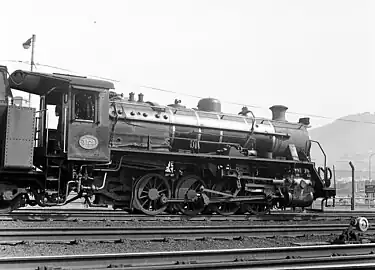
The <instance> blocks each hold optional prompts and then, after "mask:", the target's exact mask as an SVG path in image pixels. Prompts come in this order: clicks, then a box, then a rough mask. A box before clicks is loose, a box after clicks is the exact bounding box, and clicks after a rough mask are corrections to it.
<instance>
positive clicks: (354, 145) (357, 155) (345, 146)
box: [309, 113, 375, 179]
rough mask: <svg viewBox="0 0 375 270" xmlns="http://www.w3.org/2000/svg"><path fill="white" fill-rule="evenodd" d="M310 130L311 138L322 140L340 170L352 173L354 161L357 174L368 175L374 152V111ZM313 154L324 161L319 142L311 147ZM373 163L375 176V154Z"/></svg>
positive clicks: (332, 162)
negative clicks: (371, 154)
mask: <svg viewBox="0 0 375 270" xmlns="http://www.w3.org/2000/svg"><path fill="white" fill-rule="evenodd" d="M309 132H310V136H311V139H313V140H317V141H319V142H320V144H321V145H322V147H323V148H324V150H325V152H326V154H327V159H328V164H329V165H330V166H332V165H335V167H336V169H337V170H338V173H339V174H341V175H342V176H344V175H345V176H350V166H349V161H352V162H353V164H354V166H355V168H356V171H357V173H356V178H357V176H360V175H362V176H364V177H367V178H368V164H369V155H370V153H371V151H374V152H375V114H371V113H362V114H355V115H348V116H345V117H342V118H340V119H338V120H336V121H334V122H333V123H331V124H328V125H325V126H322V127H318V128H314V129H310V130H309ZM311 154H312V158H313V159H314V160H315V162H317V163H320V164H322V162H323V158H322V154H321V153H320V151H319V150H318V147H317V146H313V147H312V150H311ZM372 165H373V166H371V167H372V169H371V171H372V172H373V173H372V178H373V179H374V178H375V155H374V157H373V158H372ZM340 171H341V173H340ZM345 171H348V172H349V174H348V173H346V172H345ZM361 171H362V173H361Z"/></svg>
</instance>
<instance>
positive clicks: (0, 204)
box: [0, 196, 22, 214]
mask: <svg viewBox="0 0 375 270" xmlns="http://www.w3.org/2000/svg"><path fill="white" fill-rule="evenodd" d="M21 199H22V197H21V196H18V197H16V198H14V199H13V200H11V201H4V200H0V214H8V213H10V212H12V211H13V210H15V209H17V208H19V207H20V202H21Z"/></svg>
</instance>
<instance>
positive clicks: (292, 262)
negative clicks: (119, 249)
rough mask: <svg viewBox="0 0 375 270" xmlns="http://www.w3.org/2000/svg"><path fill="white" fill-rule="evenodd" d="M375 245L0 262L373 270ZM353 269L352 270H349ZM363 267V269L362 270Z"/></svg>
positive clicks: (24, 266) (12, 265) (6, 264)
mask: <svg viewBox="0 0 375 270" xmlns="http://www.w3.org/2000/svg"><path fill="white" fill-rule="evenodd" d="M374 251H375V244H352V245H321V246H305V247H284V248H256V249H225V250H198V251H175V252H144V253H121V254H90V255H70V256H38V257H10V258H0V268H1V269H21V270H29V269H51V270H52V269H108V268H116V269H123V270H126V269H148V270H151V269H153V270H156V269H283V268H282V267H288V269H320V270H322V269H369V268H370V269H371V267H373V266H375V255H374ZM348 267H350V268H348ZM360 267H362V268H360Z"/></svg>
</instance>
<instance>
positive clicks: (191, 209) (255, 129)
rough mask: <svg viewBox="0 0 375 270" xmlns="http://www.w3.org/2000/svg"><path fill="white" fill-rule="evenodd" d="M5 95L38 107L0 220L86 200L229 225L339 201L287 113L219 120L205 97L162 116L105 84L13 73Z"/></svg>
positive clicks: (302, 130) (3, 187)
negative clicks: (233, 219) (23, 96)
mask: <svg viewBox="0 0 375 270" xmlns="http://www.w3.org/2000/svg"><path fill="white" fill-rule="evenodd" d="M3 70H4V69H3ZM3 74H5V73H3ZM3 76H5V75H3ZM7 84H9V86H4V89H7V91H8V92H9V88H10V87H11V88H13V89H17V90H21V91H25V92H28V93H33V94H37V95H39V96H40V110H39V111H38V112H35V110H34V111H32V113H31V115H32V119H31V120H32V121H30V123H34V122H35V125H34V124H33V125H34V126H33V127H29V130H28V132H25V131H24V130H23V131H22V133H23V135H22V136H23V138H24V139H25V140H27V141H28V142H29V141H31V142H34V145H33V146H32V147H31V148H30V146H28V147H29V148H27V149H26V148H25V150H24V152H22V153H23V155H24V154H25V153H26V152H27V153H29V154H28V155H29V157H28V159H27V162H26V163H25V162H23V163H22V162H21V163H20V162H15V161H12V162H14V164H13V165H12V164H10V165H11V166H4V165H3V166H2V168H1V170H0V176H5V175H11V177H8V178H6V181H5V180H4V179H5V178H4V177H3V178H2V180H0V181H1V182H0V196H1V197H0V206H1V205H2V208H3V209H6V210H7V211H9V209H14V208H17V207H19V205H24V204H30V205H40V206H54V205H65V204H67V203H69V202H71V201H73V200H76V199H80V198H84V199H85V202H86V203H87V204H89V205H90V206H92V207H99V206H108V205H112V206H113V207H114V208H121V209H124V210H127V211H136V212H137V211H138V212H142V213H145V214H149V215H157V214H160V213H162V212H173V213H175V212H178V213H183V214H186V215H197V214H199V213H209V212H210V213H213V212H216V213H219V214H222V215H231V214H235V213H244V212H251V213H264V212H266V211H269V210H270V209H272V208H273V207H279V208H285V207H307V206H310V205H311V204H312V203H313V201H314V200H315V199H317V198H329V197H332V196H334V195H335V190H334V189H332V188H330V178H331V173H330V170H329V168H327V167H326V166H324V167H322V168H316V167H315V164H314V163H313V162H311V157H310V147H311V143H313V142H314V141H311V140H310V138H309V134H308V130H307V128H308V127H309V119H308V118H301V119H299V121H298V123H291V122H289V121H287V120H286V118H285V112H286V110H287V107H285V106H281V105H277V106H272V107H271V108H270V109H271V112H272V119H266V118H260V117H255V116H254V114H253V113H252V112H251V111H249V110H248V109H247V108H246V107H243V108H242V111H241V112H240V113H238V114H228V113H223V112H222V111H221V104H220V102H219V101H218V100H217V99H213V98H204V99H201V100H200V101H199V103H198V106H197V108H186V107H185V106H183V105H182V104H181V102H180V101H179V100H176V101H175V102H174V103H173V104H169V105H160V104H157V103H155V102H152V101H144V96H143V94H139V95H138V98H137V100H136V99H135V94H134V93H130V95H129V97H128V98H124V97H123V96H122V95H119V94H117V93H115V92H113V91H112V89H114V86H113V84H112V83H109V82H106V81H102V80H93V79H88V78H85V77H77V76H71V75H64V74H46V73H36V72H28V71H21V70H18V71H15V72H13V73H12V74H11V76H9V78H8V80H7ZM8 92H7V93H8ZM4 93H5V90H4ZM10 99H11V96H10V95H5V94H4V100H6V101H5V102H4V105H3V107H4V108H8V109H7V111H8V113H4V117H5V118H4V119H5V120H4V122H2V124H1V125H2V126H4V127H9V121H10V122H11V124H12V125H17V123H16V122H14V121H13V122H12V120H11V119H8V118H9V117H12V113H11V112H10V110H15V111H16V110H20V111H22V109H23V108H20V107H19V106H16V105H12V104H11V102H9V100H10ZM47 105H54V106H55V113H56V115H58V117H59V124H58V126H57V128H56V129H52V128H48V113H47V112H48V110H47ZM25 114H26V113H25ZM28 114H29V115H30V113H28ZM7 117H8V118H7ZM7 121H8V122H7ZM21 122H22V121H21ZM14 130H16V131H17V129H14ZM16 133H17V132H16ZM16 133H15V136H17V134H16ZM7 134H8V133H7ZM31 137H32V139H30V138H31ZM7 140H8V137H6V136H5V137H4V139H3V140H2V143H3V145H4V143H5V145H7ZM315 143H318V142H315ZM27 145H28V144H27ZM319 146H320V145H319ZM24 147H26V144H25V146H24ZM14 149H15V148H14ZM30 149H31V151H30ZM17 151H18V150H17ZM4 155H5V156H7V155H13V156H17V152H15V151H14V150H12V149H11V148H9V149H7V151H6V153H5V154H4V152H3V160H7V159H6V157H5V158H4ZM22 158H24V157H20V159H21V160H22ZM30 160H31V161H30ZM3 164H5V163H3ZM20 169H21V171H22V173H21V175H20ZM16 171H17V174H16ZM72 194H74V196H73V197H72V198H68V197H71V196H72Z"/></svg>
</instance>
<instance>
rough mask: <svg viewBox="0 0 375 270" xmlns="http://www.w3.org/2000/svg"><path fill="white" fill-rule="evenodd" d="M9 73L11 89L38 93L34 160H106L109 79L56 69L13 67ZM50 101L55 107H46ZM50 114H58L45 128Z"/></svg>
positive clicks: (107, 158)
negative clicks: (54, 124)
mask: <svg viewBox="0 0 375 270" xmlns="http://www.w3.org/2000/svg"><path fill="white" fill-rule="evenodd" d="M11 76H12V80H11V82H12V83H11V87H12V88H13V89H17V90H21V91H24V92H27V93H32V94H37V95H39V96H40V104H39V111H38V112H37V114H36V117H35V118H36V128H35V131H36V136H35V161H40V160H42V159H43V158H44V157H58V156H60V157H64V158H66V159H67V160H75V161H85V162H87V161H95V162H98V161H99V162H101V161H103V162H108V161H109V148H108V133H109V127H108V117H106V116H105V115H106V113H107V112H108V106H109V105H108V90H109V89H112V88H114V86H113V84H112V83H108V82H105V81H100V80H93V79H88V78H86V77H78V76H72V75H64V74H56V73H54V74H42V73H35V72H25V71H15V72H14V73H13V74H12V75H11ZM50 105H52V106H55V111H49V110H48V107H50ZM51 114H55V115H56V117H57V118H58V120H57V122H58V123H57V127H56V128H49V124H50V123H51V121H50V120H51ZM103 115H104V116H103ZM37 163H39V164H38V165H41V164H40V163H41V162H37Z"/></svg>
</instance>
